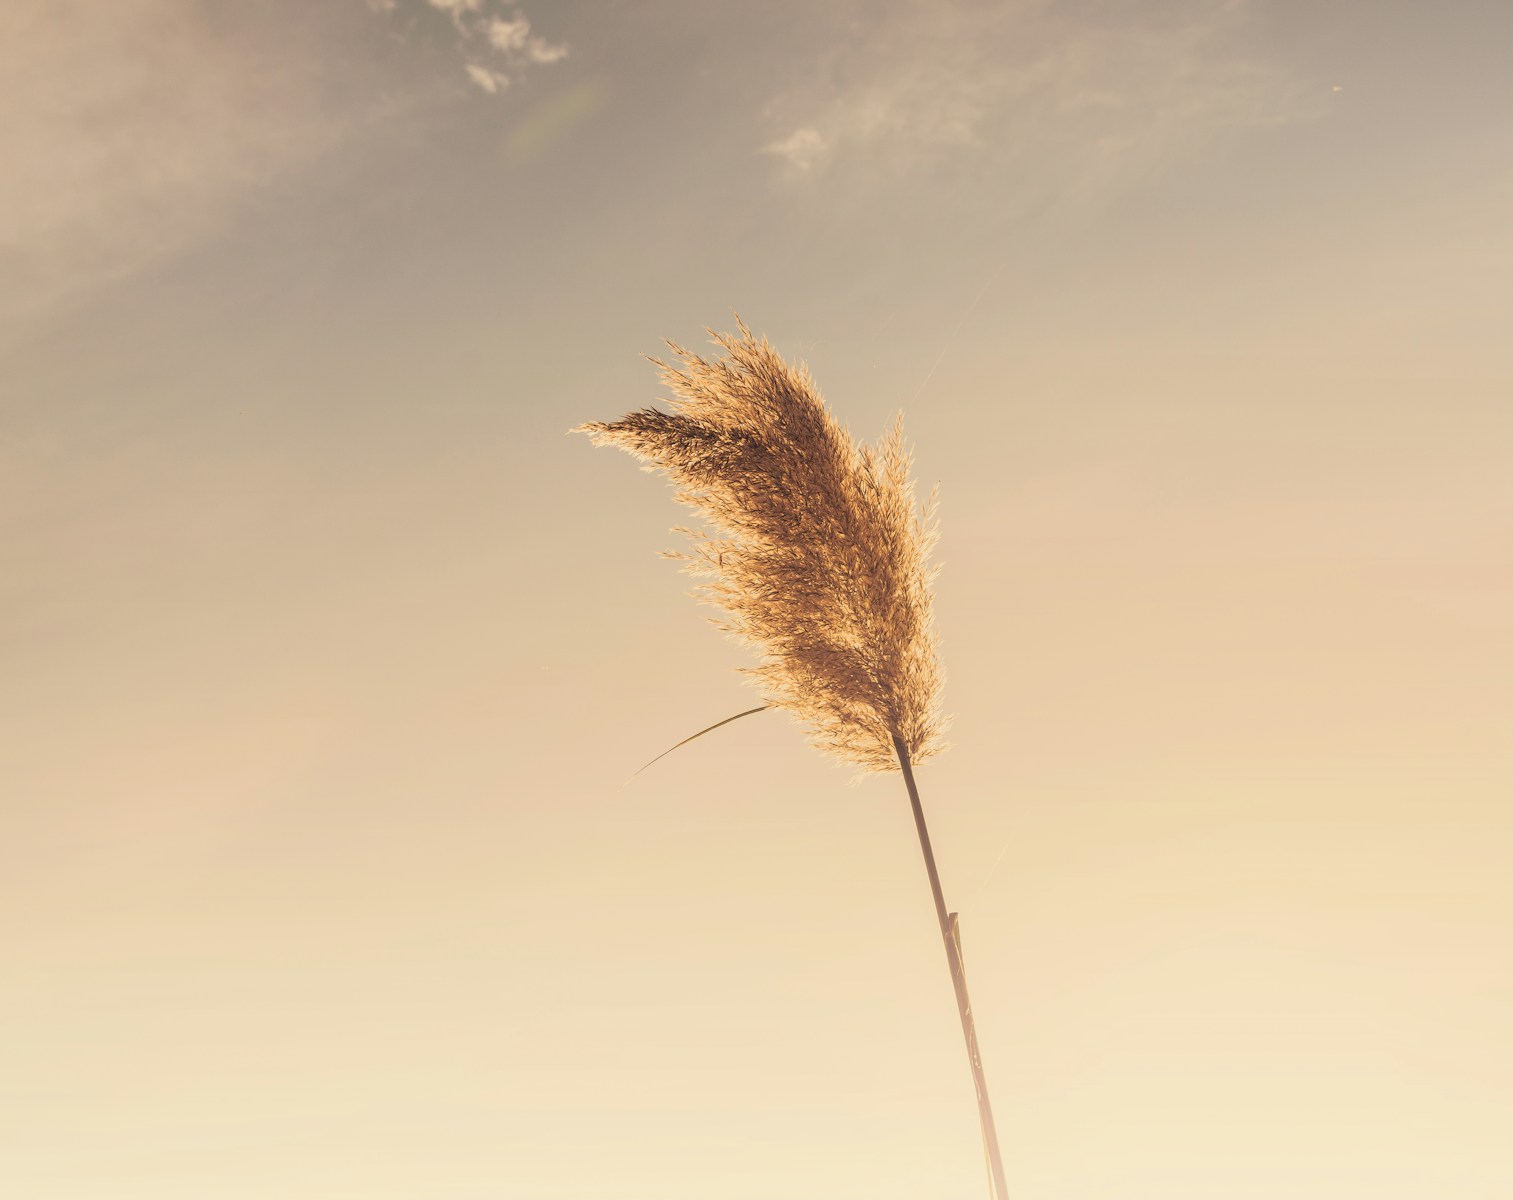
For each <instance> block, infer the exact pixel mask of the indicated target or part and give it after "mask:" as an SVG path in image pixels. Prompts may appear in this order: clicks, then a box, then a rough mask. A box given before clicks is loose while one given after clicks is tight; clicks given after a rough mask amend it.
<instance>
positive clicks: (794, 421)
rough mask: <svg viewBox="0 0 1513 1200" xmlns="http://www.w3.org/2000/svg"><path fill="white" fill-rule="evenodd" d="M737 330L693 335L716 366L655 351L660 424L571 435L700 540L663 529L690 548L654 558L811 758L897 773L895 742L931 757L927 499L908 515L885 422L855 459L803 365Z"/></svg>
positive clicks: (642, 414) (588, 428) (930, 515)
mask: <svg viewBox="0 0 1513 1200" xmlns="http://www.w3.org/2000/svg"><path fill="white" fill-rule="evenodd" d="M738 325H739V328H740V333H739V334H716V333H714V331H713V330H709V331H707V332H709V334H710V336H711V337H712V338H713V339H714V344H715V345H717V346H718V347H719V348H720V349H721V350H723V351H724V352H725V353H724V357H722V358H719V359H716V360H715V361H712V362H711V361H707V360H705V359H703V358H701V357H699V356H698V355H696V354H693V353H691V352H689V351H687V350H685V349H683V348H682V347H681V346H678V345H676V344H674V343H672V342H669V343H668V346H669V347H670V348H671V349H672V352H673V354H674V355H675V356H676V358H677V363H676V364H675V365H669V364H668V363H666V362H663V361H661V360H660V359H652V360H651V361H652V362H653V363H655V364H656V365H657V367H659V368H660V369H661V375H662V381H663V383H664V384H666V385H667V387H668V388H669V389H670V390H671V392H672V399H671V406H672V409H673V411H672V412H671V413H664V412H661V411H659V410H657V409H653V408H644V409H641V410H639V411H637V412H633V413H631V414H629V415H628V416H626V417H623V418H621V419H620V420H618V421H609V422H600V421H595V422H590V423H589V424H586V425H580V426H578V427H577V428H576V429H575V430H573V432H575V433H586V434H588V435H589V436H590V437H591V438H592V439H593V441H594V444H595V445H598V446H605V445H611V446H619V447H620V448H621V449H622V450H627V451H629V452H630V453H631V454H633V455H634V456H635V457H636V458H638V459H640V460H641V461H642V462H643V463H644V464H645V465H646V469H647V470H656V471H661V472H662V473H663V474H665V475H666V476H667V477H668V478H669V479H670V480H671V481H672V482H673V483H674V484H675V485H676V486H677V488H678V492H677V499H678V500H679V501H681V502H682V503H684V504H687V505H689V506H690V507H691V508H693V509H694V510H695V511H696V512H697V513H698V514H699V516H700V517H701V518H703V520H704V521H705V522H706V523H707V524H708V525H709V526H711V527H712V529H713V531H714V532H713V533H710V532H705V531H695V530H689V529H680V530H679V532H682V533H686V534H688V536H689V537H690V539H691V540H692V547H691V550H690V551H689V552H687V553H675V554H669V557H672V558H677V559H680V560H682V561H683V563H684V569H685V570H687V571H689V572H690V573H691V574H693V575H696V576H699V577H700V578H702V579H703V580H704V581H705V582H704V583H703V584H702V585H701V586H700V588H699V591H698V593H697V594H698V596H699V598H700V599H702V600H704V601H706V602H708V603H711V604H714V605H716V606H718V607H719V608H721V609H723V610H724V613H725V615H724V617H723V618H722V619H719V620H716V621H715V624H716V625H718V626H720V628H722V629H724V630H726V631H728V632H729V633H731V634H733V635H734V636H735V637H737V638H739V639H740V640H741V641H743V642H746V643H748V644H750V645H752V646H753V647H755V648H756V649H757V650H759V651H760V653H761V656H762V657H761V662H760V664H759V665H758V666H756V667H754V668H750V669H748V671H747V673H748V674H750V675H751V676H752V677H753V679H754V682H756V683H757V684H758V686H759V687H761V689H762V692H763V698H764V699H765V700H766V701H767V703H769V704H771V705H773V706H774V707H777V708H783V709H787V710H788V711H789V712H790V713H792V714H793V715H794V716H795V717H796V718H797V719H798V720H799V721H800V722H801V723H802V724H803V725H804V727H805V732H806V734H807V736H808V738H809V740H810V742H811V743H812V744H813V745H815V746H816V747H818V748H819V749H821V750H824V751H826V752H828V753H830V754H834V755H836V756H838V757H839V758H841V759H843V760H844V761H846V762H850V763H854V764H856V765H857V766H859V767H861V768H862V769H863V770H864V771H889V770H897V769H898V767H899V764H898V759H897V753H896V749H895V746H894V740H893V739H894V738H895V737H897V738H899V739H900V740H901V741H902V742H903V744H904V746H905V748H906V749H907V750H908V752H909V755H910V757H911V758H912V759H913V760H915V761H918V760H920V759H923V758H928V757H930V756H931V755H932V754H937V753H939V752H940V751H941V750H942V749H944V745H943V743H942V740H941V736H942V733H943V732H944V724H945V722H944V719H943V718H942V716H941V712H940V692H941V670H940V662H939V654H938V646H937V638H936V634H935V626H934V619H933V617H932V614H931V587H932V584H933V582H934V576H935V570H936V568H934V567H932V566H931V565H930V562H929V558H930V552H931V549H932V548H933V546H934V544H935V539H936V530H935V523H934V507H935V498H934V496H933V494H932V496H931V498H930V501H929V503H928V504H927V505H926V506H925V507H924V508H923V509H921V508H920V507H919V506H918V505H917V504H916V503H915V499H914V486H913V483H912V481H911V479H910V474H909V470H910V456H909V453H908V450H907V449H906V447H905V445H904V441H903V428H902V423H901V418H900V421H899V422H896V423H895V424H894V426H893V429H892V430H891V431H890V432H889V433H888V434H887V435H886V436H884V437H883V438H882V439H881V440H880V441H879V442H878V443H877V444H876V445H875V446H867V445H862V444H858V443H857V442H856V441H854V440H853V439H852V437H851V435H850V434H849V433H848V432H847V431H846V429H845V428H844V427H843V426H842V425H840V424H839V423H838V422H837V421H836V420H835V418H834V417H833V416H832V415H831V413H830V411H829V409H828V408H827V407H826V406H825V402H824V400H823V399H822V398H821V397H820V394H819V391H818V390H817V389H816V387H815V386H814V381H813V380H812V379H810V377H809V373H808V371H807V370H806V369H805V368H804V366H803V365H802V364H800V365H799V366H798V367H791V366H789V365H788V364H787V363H786V362H784V361H783V359H782V358H781V357H780V356H779V355H778V353H777V351H775V350H774V349H773V348H772V346H771V345H770V344H769V343H768V342H767V340H766V339H765V338H762V339H760V340H758V339H756V338H754V337H753V336H752V334H751V330H750V329H748V328H747V327H746V325H745V323H744V322H740V321H739V319H738Z"/></svg>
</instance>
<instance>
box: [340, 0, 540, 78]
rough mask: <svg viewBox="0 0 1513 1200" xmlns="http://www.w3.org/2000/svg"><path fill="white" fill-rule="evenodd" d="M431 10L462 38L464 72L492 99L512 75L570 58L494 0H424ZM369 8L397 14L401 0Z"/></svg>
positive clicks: (381, 0)
mask: <svg viewBox="0 0 1513 1200" xmlns="http://www.w3.org/2000/svg"><path fill="white" fill-rule="evenodd" d="M424 3H425V4H427V5H429V6H430V7H431V8H433V9H436V10H438V11H440V12H444V13H446V14H447V15H448V16H449V17H451V19H452V24H453V25H454V26H456V28H457V32H458V33H460V34H461V35H462V45H461V49H462V55H463V63H462V67H463V71H464V73H465V74H466V75H467V77H468V78H469V79H470V80H472V82H473V83H474V84H475V85H476V86H477V87H479V88H481V89H482V90H483V91H485V92H487V93H489V95H491V96H492V95H497V94H498V93H499V92H501V91H503V90H504V88H505V87H506V86H508V84H509V82H510V76H509V75H506V74H505V70H504V69H501V68H506V69H508V70H509V71H510V72H511V73H513V74H518V73H519V72H520V71H521V70H523V69H524V68H526V67H528V66H533V65H550V64H552V63H556V62H561V61H562V60H563V59H564V58H566V57H567V53H568V48H567V46H566V45H565V44H562V43H557V44H553V43H551V42H548V41H547V40H546V39H545V38H542V37H539V36H537V35H536V34H533V33H532V32H531V22H530V19H529V18H528V17H527V16H526V15H525V14H524V13H523V12H521V11H519V10H518V9H515V8H511V9H510V15H508V16H505V15H502V14H503V11H504V6H501V5H499V4H498V3H496V2H495V0H424ZM369 4H370V7H375V8H376V7H378V5H381V6H382V11H384V12H387V13H393V12H396V11H397V10H398V7H399V5H398V0H377V4H375V0H369Z"/></svg>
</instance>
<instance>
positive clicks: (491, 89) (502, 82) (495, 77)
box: [467, 63, 510, 96]
mask: <svg viewBox="0 0 1513 1200" xmlns="http://www.w3.org/2000/svg"><path fill="white" fill-rule="evenodd" d="M467 71H468V78H469V79H471V80H472V81H473V82H474V83H476V84H477V85H478V86H479V87H481V88H482V89H483V90H484V91H486V92H487V93H488V94H489V95H491V96H492V95H493V94H494V93H495V92H497V91H499V90H500V88H505V87H508V86H509V83H510V79H509V76H508V75H505V74H503V73H501V72H499V71H491V70H489V69H488V68H487V67H480V66H479V65H478V64H477V63H468V65H467Z"/></svg>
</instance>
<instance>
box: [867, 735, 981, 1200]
mask: <svg viewBox="0 0 1513 1200" xmlns="http://www.w3.org/2000/svg"><path fill="white" fill-rule="evenodd" d="M893 748H894V749H895V750H896V751H897V752H898V764H899V766H900V767H902V768H903V772H904V783H905V784H906V785H907V786H908V788H909V803H910V804H911V805H912V806H913V808H914V828H915V829H916V830H918V831H919V848H920V850H921V851H923V852H924V856H925V871H926V872H927V873H928V874H929V876H930V894H931V895H932V896H934V898H935V916H936V918H937V919H938V920H939V921H940V939H941V941H942V942H943V943H945V947H946V963H947V965H949V967H950V968H951V986H952V987H954V988H955V989H956V1009H957V1012H958V1013H959V1014H960V1015H961V1033H962V1037H964V1038H965V1039H966V1043H967V1061H968V1062H969V1063H971V1066H972V1086H973V1087H974V1088H975V1089H976V1091H977V1115H978V1117H979V1119H980V1120H981V1122H982V1140H983V1145H984V1146H986V1147H987V1151H988V1168H989V1171H990V1172H991V1175H992V1181H993V1192H994V1195H995V1197H996V1200H1009V1189H1008V1187H1007V1185H1006V1184H1005V1183H1004V1179H1003V1159H1002V1157H1000V1155H999V1153H998V1127H997V1126H996V1125H995V1124H994V1123H993V1105H992V1102H991V1101H990V1100H989V1099H988V1081H987V1079H986V1078H985V1077H984V1075H983V1072H982V1055H981V1054H979V1053H978V1049H977V1026H976V1024H975V1023H974V1022H973V1020H972V1001H971V999H970V997H968V995H967V975H966V971H965V969H964V968H963V967H962V963H961V946H960V944H959V943H958V942H957V940H956V935H955V930H954V929H953V928H952V925H953V921H952V917H953V916H954V915H955V914H954V913H947V912H946V901H945V897H944V896H942V895H941V891H940V874H939V872H937V871H936V869H935V852H934V851H933V850H932V849H930V831H929V829H927V828H926V827H925V810H924V808H923V807H921V805H920V803H919V788H918V787H916V786H915V783H914V766H913V764H912V763H911V762H910V760H909V747H908V746H906V745H905V744H904V741H903V739H902V738H900V737H898V736H897V735H894V738H893Z"/></svg>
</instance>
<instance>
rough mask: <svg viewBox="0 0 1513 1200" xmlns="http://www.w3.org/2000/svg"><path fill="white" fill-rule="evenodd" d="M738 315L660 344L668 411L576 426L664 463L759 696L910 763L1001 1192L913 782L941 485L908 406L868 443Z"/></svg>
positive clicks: (922, 734)
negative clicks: (925, 486)
mask: <svg viewBox="0 0 1513 1200" xmlns="http://www.w3.org/2000/svg"><path fill="white" fill-rule="evenodd" d="M737 324H738V325H739V328H740V333H739V334H716V333H715V332H714V331H713V330H709V331H707V332H709V334H710V336H711V337H712V338H713V339H714V343H715V345H717V346H718V347H719V348H720V349H721V350H723V351H724V352H725V356H724V357H723V358H719V359H716V360H715V361H709V360H706V359H704V358H701V357H700V356H699V355H697V354H694V353H692V352H690V351H688V350H685V349H683V347H681V346H679V345H677V344H676V343H673V342H669V343H668V346H669V347H671V349H672V352H673V354H674V356H675V357H676V359H677V362H676V363H674V364H669V363H667V362H664V361H662V360H661V359H652V362H653V363H655V364H656V366H657V367H658V368H660V370H661V376H662V382H663V383H664V384H666V385H667V387H668V388H669V390H670V391H671V392H672V400H671V405H672V409H673V411H672V412H670V413H666V412H662V411H660V410H658V409H655V408H643V409H640V410H638V411H636V412H633V413H631V414H630V415H628V416H625V417H622V418H621V419H620V420H618V421H607V422H606V421H594V422H590V423H588V424H586V425H580V426H578V427H577V428H576V429H575V430H573V432H575V433H586V434H588V435H589V436H590V437H591V438H592V439H593V440H594V444H595V445H599V446H619V447H620V448H621V449H622V450H627V451H629V452H630V453H631V454H633V455H634V456H635V457H636V458H638V459H640V460H641V462H642V463H643V464H644V465H645V467H646V469H647V470H649V471H661V472H662V473H663V474H665V475H666V476H667V477H668V478H669V479H670V480H671V481H672V482H673V483H674V484H675V485H676V486H677V489H678V491H677V499H678V500H679V501H681V502H682V503H684V504H686V505H688V506H689V507H691V508H692V509H694V511H695V512H697V513H698V514H699V516H700V517H702V518H703V519H704V521H705V522H706V523H707V524H708V525H710V526H712V527H713V529H714V530H715V532H714V533H710V532H707V531H704V530H693V529H683V530H680V532H683V533H686V534H687V535H688V536H689V538H690V539H691V542H692V547H691V549H690V550H689V551H687V552H677V553H670V554H669V557H672V558H676V559H681V560H682V561H683V564H684V569H685V570H687V571H689V572H691V573H692V574H693V575H695V576H697V577H699V578H700V579H701V580H703V583H702V584H701V586H700V588H699V592H698V594H699V596H700V598H701V599H703V600H705V601H707V602H709V603H711V604H714V605H716V606H718V607H719V608H720V609H722V610H723V613H724V615H723V616H722V617H721V618H720V619H718V620H716V622H715V624H717V625H719V626H720V627H721V628H723V629H725V630H727V631H728V632H729V633H731V634H733V635H734V636H735V637H737V638H738V639H740V640H742V641H744V642H746V643H748V644H750V645H752V646H754V647H755V648H756V649H757V650H758V651H759V653H760V655H761V661H760V662H759V664H758V665H757V666H756V667H751V668H746V671H747V673H748V674H749V675H751V676H752V677H753V679H754V680H755V682H756V683H757V684H758V685H759V686H760V687H761V688H762V690H763V696H764V699H765V700H766V702H767V704H768V705H771V706H773V707H776V708H782V709H786V710H787V711H788V712H789V713H791V714H792V715H793V716H794V717H796V718H797V719H798V720H799V721H800V722H801V723H802V724H803V725H804V727H805V730H806V733H807V735H808V737H809V740H810V741H811V742H812V743H813V744H814V745H815V746H816V747H818V748H819V749H820V750H823V751H825V752H827V753H830V754H833V755H835V756H836V757H838V758H840V759H842V760H843V761H845V762H849V763H852V764H855V765H856V766H858V767H860V768H861V769H862V771H863V772H868V771H901V772H902V773H903V777H904V783H905V786H906V787H907V788H908V791H909V803H910V806H911V808H912V810H913V814H914V825H915V829H916V831H917V833H918V835H919V845H920V850H921V852H922V853H923V855H924V860H925V869H926V872H927V874H928V875H929V880H930V892H931V895H932V897H933V898H934V901H935V915H936V919H937V920H938V922H939V924H940V935H941V939H942V941H943V943H944V945H945V950H946V961H947V964H948V966H949V968H950V971H951V984H952V987H953V988H954V989H955V992H956V1006H957V1013H958V1015H959V1017H960V1019H961V1029H962V1036H963V1037H964V1038H965V1041H966V1048H967V1058H968V1061H969V1063H970V1065H971V1068H972V1082H973V1086H974V1088H975V1089H976V1092H977V1105H978V1116H979V1120H980V1122H981V1127H982V1136H983V1148H984V1150H985V1152H986V1155H987V1159H988V1167H989V1180H990V1184H991V1187H992V1191H993V1194H994V1195H995V1196H996V1197H997V1198H998V1200H1006V1198H1007V1192H1006V1190H1005V1187H1004V1176H1003V1164H1002V1161H1001V1160H1000V1157H999V1151H998V1134H997V1131H996V1129H995V1127H994V1123H993V1109H992V1105H991V1104H990V1103H989V1100H988V1091H987V1082H986V1079H985V1078H984V1075H983V1069H982V1060H981V1057H980V1055H979V1054H978V1049H977V1030H976V1026H975V1023H974V1021H973V1017H972V1004H971V1000H970V999H969V997H968V995H967V983H966V973H965V970H964V969H963V967H962V960H961V943H960V934H959V930H958V926H957V921H956V914H955V913H948V912H947V911H946V904H945V900H944V898H943V896H942V893H941V887H940V876H939V874H938V873H937V871H936V868H935V854H934V851H933V850H932V849H931V846H930V835H929V831H928V830H927V829H926V827H925V814H924V809H923V808H922V807H921V805H920V800H919V790H918V788H917V786H916V785H915V781H914V771H913V763H915V762H918V761H919V760H921V759H925V758H929V757H930V756H932V755H934V754H938V753H939V752H940V751H941V750H942V749H944V745H943V743H942V741H941V736H942V732H943V729H944V724H945V722H944V719H943V718H942V716H941V711H940V693H941V670H940V657H939V653H938V643H937V637H936V632H935V623H934V618H933V616H932V614H931V586H932V584H933V582H934V576H935V568H934V567H932V566H931V565H930V554H931V551H932V549H933V547H934V545H935V540H936V525H935V517H934V510H935V497H934V494H933V493H932V494H931V497H930V500H929V501H928V502H927V503H926V505H925V506H924V507H923V508H920V507H919V506H918V505H917V504H916V503H915V500H914V486H913V483H912V482H911V480H910V456H909V453H908V450H907V449H906V448H905V446H904V440H903V427H902V423H901V421H902V418H900V420H899V421H897V422H895V423H894V425H893V428H892V429H891V430H890V431H889V432H888V433H887V434H886V435H885V436H884V437H883V438H882V439H881V440H880V441H879V442H878V443H877V444H876V445H875V446H867V445H863V444H859V443H857V442H856V441H855V440H853V438H852V437H851V435H850V434H849V433H848V432H847V431H846V429H845V427H844V426H842V425H841V424H839V423H838V422H837V421H836V419H835V418H834V416H832V415H831V413H830V410H829V409H828V408H827V407H826V406H825V402H824V400H823V399H822V398H821V397H820V394H819V390H818V389H817V388H816V387H815V386H814V381H813V380H812V379H811V378H810V377H809V373H808V371H807V370H806V369H805V368H804V367H803V366H802V365H800V366H798V367H792V366H789V365H788V364H787V363H786V362H784V361H783V359H782V358H781V357H780V356H779V355H778V353H777V351H775V350H774V349H773V348H772V346H771V345H770V344H769V343H768V341H767V339H766V338H761V339H758V338H755V337H753V336H752V334H751V330H750V329H748V328H747V327H746V325H745V323H744V322H741V321H740V320H739V318H737ZM750 711H752V712H755V711H758V710H756V709H752V710H750ZM738 715H739V716H745V715H747V714H746V713H741V714H738ZM734 719H735V718H734V717H732V718H729V719H728V720H734ZM726 723H727V722H726V721H722V722H720V723H719V724H721V725H723V724H726ZM714 728H718V726H717V725H716V726H710V729H714ZM703 732H705V733H707V732H709V730H704V731H703ZM695 736H696V737H697V736H700V735H698V734H696V735H695ZM685 740H692V739H685ZM679 744H680V745H681V744H682V743H679ZM674 749H676V747H674ZM654 761H655V760H654Z"/></svg>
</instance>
